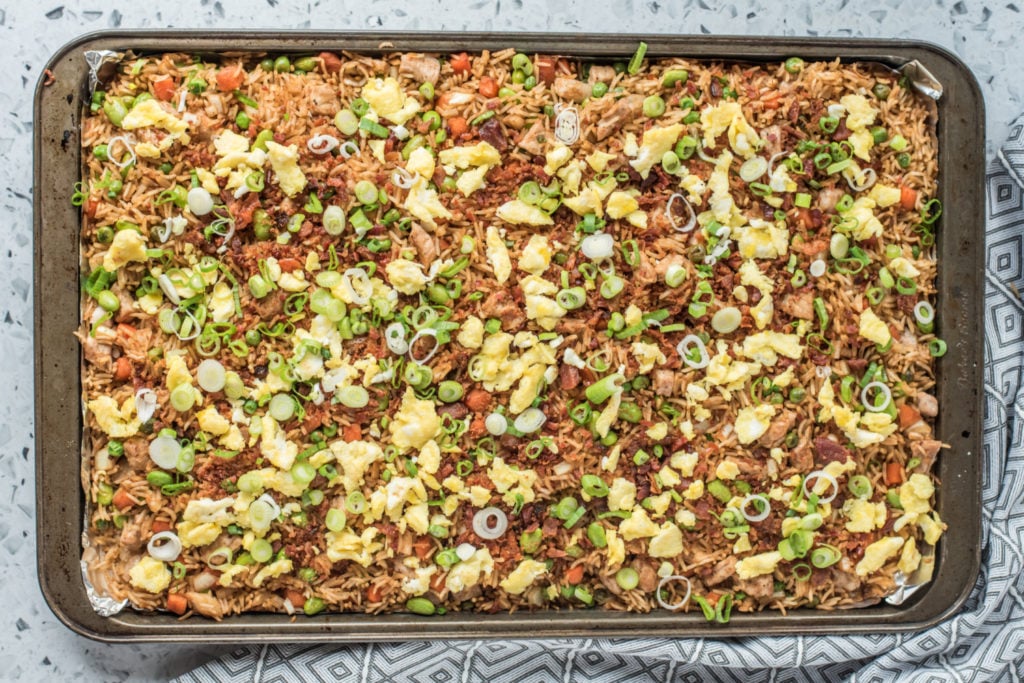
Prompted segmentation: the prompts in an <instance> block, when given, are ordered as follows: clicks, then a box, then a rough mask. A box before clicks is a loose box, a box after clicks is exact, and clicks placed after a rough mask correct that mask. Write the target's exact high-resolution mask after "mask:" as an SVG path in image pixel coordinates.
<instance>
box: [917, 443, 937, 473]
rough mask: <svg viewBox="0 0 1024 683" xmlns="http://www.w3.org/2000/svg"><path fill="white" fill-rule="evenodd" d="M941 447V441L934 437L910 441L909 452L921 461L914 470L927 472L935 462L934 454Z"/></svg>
mask: <svg viewBox="0 0 1024 683" xmlns="http://www.w3.org/2000/svg"><path fill="white" fill-rule="evenodd" d="M941 449H942V442H941V441H936V440H935V439H921V440H920V441H911V442H910V453H911V455H913V456H914V457H915V458H918V459H919V460H920V461H921V464H919V465H918V466H917V467H916V468H915V470H914V471H915V472H928V471H929V470H930V469H931V468H932V465H934V464H935V456H937V455H938V454H939V450H941Z"/></svg>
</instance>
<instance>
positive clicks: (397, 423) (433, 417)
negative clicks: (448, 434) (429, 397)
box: [388, 387, 441, 453]
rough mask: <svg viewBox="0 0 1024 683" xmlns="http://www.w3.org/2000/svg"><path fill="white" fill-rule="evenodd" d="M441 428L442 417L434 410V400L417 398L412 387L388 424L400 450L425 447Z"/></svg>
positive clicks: (406, 391)
mask: <svg viewBox="0 0 1024 683" xmlns="http://www.w3.org/2000/svg"><path fill="white" fill-rule="evenodd" d="M440 429H441V419H440V418H439V417H438V416H437V412H435V410H434V404H433V402H432V401H425V400H423V399H419V398H416V394H415V392H413V390H412V388H411V387H409V388H407V389H406V390H405V395H404V396H403V397H402V405H401V407H399V409H398V412H397V413H395V416H394V417H393V418H392V420H391V423H390V424H389V425H388V430H389V431H390V432H391V442H392V443H393V444H395V446H396V447H397V448H398V450H399V452H403V453H404V452H405V451H407V450H409V449H411V448H416V449H420V448H423V446H424V445H425V444H426V443H427V442H428V441H430V440H431V439H433V438H434V437H436V436H437V432H438V430H440Z"/></svg>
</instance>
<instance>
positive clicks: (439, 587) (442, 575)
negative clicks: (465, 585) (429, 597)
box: [430, 572, 448, 595]
mask: <svg viewBox="0 0 1024 683" xmlns="http://www.w3.org/2000/svg"><path fill="white" fill-rule="evenodd" d="M447 577H448V574H447V572H438V573H437V574H434V576H432V577H431V579H430V590H432V591H434V592H435V593H437V594H438V595H440V594H441V591H443V590H444V582H445V579H446V578H447Z"/></svg>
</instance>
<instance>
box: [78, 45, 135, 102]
mask: <svg viewBox="0 0 1024 683" xmlns="http://www.w3.org/2000/svg"><path fill="white" fill-rule="evenodd" d="M84 54H85V63H86V64H88V65H89V94H90V95H92V94H93V92H95V91H96V86H97V85H98V84H99V83H100V82H101V81H106V80H108V79H109V78H110V77H111V76H113V75H114V70H115V69H117V65H118V64H120V63H121V60H122V59H124V58H125V56H126V55H125V53H124V52H113V51H111V50H86V51H85V53H84Z"/></svg>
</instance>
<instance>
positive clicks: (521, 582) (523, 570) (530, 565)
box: [499, 559, 548, 595]
mask: <svg viewBox="0 0 1024 683" xmlns="http://www.w3.org/2000/svg"><path fill="white" fill-rule="evenodd" d="M547 572H548V566H547V565H546V564H544V563H543V562H538V561H537V560H531V559H526V560H523V561H522V562H520V563H519V566H517V567H516V568H515V569H513V570H512V573H511V574H509V575H508V576H507V577H505V578H504V579H503V580H502V581H501V583H500V584H499V585H500V586H501V588H502V590H504V591H505V592H506V593H511V594H512V595H521V594H522V593H523V591H525V590H526V589H527V588H529V587H530V584H532V583H533V582H534V581H536V580H537V579H538V578H540V577H541V576H544V575H545V574H547Z"/></svg>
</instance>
